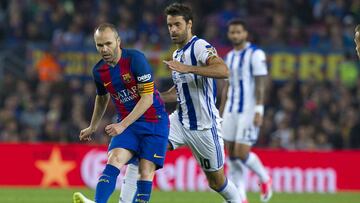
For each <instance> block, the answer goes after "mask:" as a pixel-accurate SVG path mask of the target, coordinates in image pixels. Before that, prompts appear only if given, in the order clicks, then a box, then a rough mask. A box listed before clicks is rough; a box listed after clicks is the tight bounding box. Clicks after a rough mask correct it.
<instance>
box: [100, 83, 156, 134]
mask: <svg viewBox="0 0 360 203" xmlns="http://www.w3.org/2000/svg"><path fill="white" fill-rule="evenodd" d="M138 91H139V94H140V100H139V101H138V102H137V103H136V105H135V107H134V108H133V110H132V111H131V112H130V113H129V114H128V115H127V116H126V117H125V118H124V119H123V120H122V121H121V122H120V123H115V124H110V125H108V126H106V127H105V132H106V133H107V134H108V135H109V136H116V135H118V134H120V133H122V132H123V131H124V130H125V129H126V128H127V127H128V126H129V125H131V124H132V123H134V122H135V121H136V120H137V119H139V118H140V116H142V115H143V114H144V113H145V111H146V110H148V108H149V107H150V106H151V105H152V104H153V93H154V82H149V83H145V84H138Z"/></svg>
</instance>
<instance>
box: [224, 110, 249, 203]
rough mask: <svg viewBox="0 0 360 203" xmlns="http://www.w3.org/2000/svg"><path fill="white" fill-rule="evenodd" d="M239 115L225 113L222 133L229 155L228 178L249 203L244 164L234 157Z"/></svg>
mask: <svg viewBox="0 0 360 203" xmlns="http://www.w3.org/2000/svg"><path fill="white" fill-rule="evenodd" d="M237 120H238V114H237V113H231V112H224V120H223V122H222V129H221V130H222V133H223V138H224V144H225V149H226V150H227V153H228V157H229V159H228V162H227V163H228V170H229V172H228V178H229V179H230V180H231V181H232V182H233V183H234V184H235V186H236V188H237V190H238V192H239V193H240V196H241V197H242V199H243V202H247V197H246V189H245V184H246V183H245V179H244V177H243V176H244V173H243V172H244V171H243V166H242V165H243V164H242V163H241V160H240V159H239V158H236V157H235V156H234V146H235V138H236V132H237V126H238V125H237Z"/></svg>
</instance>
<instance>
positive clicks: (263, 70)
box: [251, 49, 268, 76]
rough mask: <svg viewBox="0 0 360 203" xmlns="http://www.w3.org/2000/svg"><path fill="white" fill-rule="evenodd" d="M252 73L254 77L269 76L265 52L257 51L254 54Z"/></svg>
mask: <svg viewBox="0 0 360 203" xmlns="http://www.w3.org/2000/svg"><path fill="white" fill-rule="evenodd" d="M251 65H252V73H253V75H254V76H261V75H267V74H268V70H267V65H266V56H265V52H264V51H263V50H261V49H257V50H255V51H254V52H253V54H252V57H251Z"/></svg>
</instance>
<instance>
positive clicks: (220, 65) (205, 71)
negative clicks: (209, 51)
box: [164, 56, 229, 79]
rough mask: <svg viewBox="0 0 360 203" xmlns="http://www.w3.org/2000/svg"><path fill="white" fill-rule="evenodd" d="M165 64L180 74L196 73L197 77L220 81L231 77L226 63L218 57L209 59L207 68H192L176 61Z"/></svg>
mask: <svg viewBox="0 0 360 203" xmlns="http://www.w3.org/2000/svg"><path fill="white" fill-rule="evenodd" d="M164 63H165V64H166V65H168V66H169V68H171V69H172V70H174V71H177V72H180V73H194V74H196V75H201V76H205V77H210V78H218V79H222V78H227V77H229V71H228V69H227V67H226V65H225V63H224V61H223V60H222V59H221V58H219V57H217V56H212V57H209V58H208V60H207V62H206V64H207V65H206V66H190V65H185V64H183V63H180V62H178V61H174V60H173V61H164Z"/></svg>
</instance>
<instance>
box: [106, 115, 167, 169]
mask: <svg viewBox="0 0 360 203" xmlns="http://www.w3.org/2000/svg"><path fill="white" fill-rule="evenodd" d="M168 137H169V118H168V116H167V115H166V116H163V117H162V119H159V121H158V122H156V123H155V122H146V121H136V122H134V123H133V124H131V125H130V126H128V127H127V128H126V129H125V130H124V132H122V133H121V134H119V135H117V136H115V137H113V138H111V142H110V144H109V148H108V151H111V150H112V149H114V148H124V149H128V150H130V151H132V152H134V153H135V155H134V157H133V158H132V159H131V160H130V161H128V163H134V162H136V161H137V160H138V159H146V160H149V161H151V162H153V163H154V164H155V165H156V169H159V168H162V167H163V165H164V161H165V153H166V147H167V144H168Z"/></svg>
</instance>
